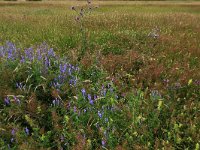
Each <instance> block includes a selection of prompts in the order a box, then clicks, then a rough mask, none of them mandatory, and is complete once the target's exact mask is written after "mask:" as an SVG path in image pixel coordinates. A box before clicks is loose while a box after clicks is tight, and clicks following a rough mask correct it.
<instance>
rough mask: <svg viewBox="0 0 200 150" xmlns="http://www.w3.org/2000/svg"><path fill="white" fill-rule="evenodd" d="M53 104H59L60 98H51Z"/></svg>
mask: <svg viewBox="0 0 200 150" xmlns="http://www.w3.org/2000/svg"><path fill="white" fill-rule="evenodd" d="M53 105H54V106H59V105H60V100H59V99H58V98H56V99H54V100H53Z"/></svg>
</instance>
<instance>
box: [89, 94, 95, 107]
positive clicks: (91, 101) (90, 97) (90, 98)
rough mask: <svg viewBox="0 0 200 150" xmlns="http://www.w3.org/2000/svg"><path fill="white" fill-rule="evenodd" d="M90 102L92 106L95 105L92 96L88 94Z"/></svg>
mask: <svg viewBox="0 0 200 150" xmlns="http://www.w3.org/2000/svg"><path fill="white" fill-rule="evenodd" d="M88 100H89V102H90V104H91V105H93V104H94V101H93V100H92V96H91V95H90V94H88Z"/></svg>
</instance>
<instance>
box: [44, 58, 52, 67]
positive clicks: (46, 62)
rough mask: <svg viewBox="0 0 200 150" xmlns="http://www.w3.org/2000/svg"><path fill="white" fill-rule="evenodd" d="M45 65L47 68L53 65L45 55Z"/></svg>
mask: <svg viewBox="0 0 200 150" xmlns="http://www.w3.org/2000/svg"><path fill="white" fill-rule="evenodd" d="M44 65H45V67H46V69H48V67H50V66H51V62H50V59H49V58H48V57H45V61H44Z"/></svg>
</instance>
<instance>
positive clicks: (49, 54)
mask: <svg viewBox="0 0 200 150" xmlns="http://www.w3.org/2000/svg"><path fill="white" fill-rule="evenodd" d="M48 56H49V57H51V56H52V57H54V56H55V53H54V50H53V48H50V49H49V51H48Z"/></svg>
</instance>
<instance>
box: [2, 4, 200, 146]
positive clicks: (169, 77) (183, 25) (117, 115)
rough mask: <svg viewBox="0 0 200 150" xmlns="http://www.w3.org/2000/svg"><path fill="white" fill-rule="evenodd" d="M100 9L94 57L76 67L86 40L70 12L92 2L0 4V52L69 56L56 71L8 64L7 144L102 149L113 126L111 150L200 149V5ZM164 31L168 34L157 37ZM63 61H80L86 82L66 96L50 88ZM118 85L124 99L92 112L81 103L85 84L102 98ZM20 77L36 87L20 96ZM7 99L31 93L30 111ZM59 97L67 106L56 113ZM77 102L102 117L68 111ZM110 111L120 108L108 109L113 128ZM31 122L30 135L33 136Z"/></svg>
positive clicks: (93, 19)
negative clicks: (46, 51) (44, 50)
mask: <svg viewBox="0 0 200 150" xmlns="http://www.w3.org/2000/svg"><path fill="white" fill-rule="evenodd" d="M93 4H94V5H98V6H99V8H98V9H94V10H93V11H92V13H91V14H89V15H87V16H85V17H84V20H83V24H84V29H85V31H86V42H87V46H86V53H85V55H84V56H82V59H81V61H77V58H78V56H79V55H80V50H81V48H83V47H82V46H83V45H82V40H83V39H82V35H81V32H80V24H79V23H77V22H76V21H75V17H76V14H75V12H74V11H73V10H71V9H70V8H71V6H77V5H79V6H81V5H85V2H84V1H76V2H73V1H57V2H56V1H42V2H0V46H2V45H6V44H5V43H6V41H11V42H13V43H14V44H16V47H17V48H21V49H22V50H24V49H26V48H27V47H33V49H34V50H37V47H39V46H40V45H41V43H43V42H45V43H46V44H48V46H50V47H52V48H54V50H55V52H56V54H57V55H59V56H60V57H59V58H58V59H57V58H56V59H55V58H52V60H51V61H52V64H54V65H55V66H53V67H52V68H50V69H49V73H48V74H46V73H45V72H43V71H41V70H40V69H41V68H40V67H41V66H42V64H41V62H37V61H36V62H29V61H28V62H27V63H25V64H22V65H18V64H20V63H19V61H20V60H18V59H19V58H18V59H17V60H16V61H13V62H12V61H7V59H4V58H2V59H0V77H1V80H0V89H2V90H0V131H1V130H2V131H3V130H7V131H9V133H6V134H3V135H1V134H0V146H2V147H3V146H4V148H5V147H7V144H11V147H14V148H16V149H31V148H32V149H39V148H50V147H51V148H53V149H56V148H60V147H61V146H63V144H64V143H63V142H62V141H60V140H59V138H58V136H60V135H65V138H66V139H68V144H67V146H64V147H65V148H66V149H84V148H85V149H103V148H102V146H101V140H102V139H104V138H105V137H104V136H103V132H104V131H105V130H106V131H107V128H108V127H109V126H110V128H113V131H112V132H111V131H109V137H108V138H107V139H106V142H107V144H106V148H108V149H115V148H116V149H162V148H164V149H195V150H199V144H200V143H199V140H200V137H199V134H198V133H199V132H200V125H199V122H200V119H199V109H200V85H199V82H200V71H199V70H200V61H199V60H200V26H199V25H200V3H199V2H188V1H187V2H186V1H178V2H175V1H172V2H169V1H165V2H131V1H128V2H123V1H95V2H94V3H93ZM156 27H158V28H159V29H160V32H159V35H160V36H159V38H157V39H154V38H152V37H148V34H149V33H150V32H151V31H152V29H154V28H156ZM0 50H1V49H0ZM20 53H22V54H23V51H20ZM63 57H67V58H68V59H67V60H68V61H69V62H70V63H71V64H73V65H79V67H80V73H79V74H77V78H78V79H79V80H78V83H77V84H78V86H77V87H76V88H74V87H73V88H71V87H70V86H69V85H68V83H67V82H66V83H63V85H62V88H61V91H57V90H55V89H54V88H53V87H51V86H50V85H49V84H50V82H51V81H52V80H53V78H54V77H55V76H56V75H58V74H59V71H58V70H59V68H58V66H59V65H58V64H59V63H61V62H65V61H66V60H65V59H64V58H63ZM38 64H39V65H38ZM40 65H41V66H40ZM14 70H15V71H14ZM30 76H31V77H30ZM41 76H42V77H44V78H41ZM28 78H30V80H28V81H27V79H28ZM111 80H112V84H113V85H112V86H113V88H114V94H116V95H117V96H118V98H116V97H115V95H112V94H110V93H108V94H107V95H106V97H105V98H102V99H100V100H98V101H97V102H96V103H95V104H94V105H93V106H91V105H90V104H89V103H84V102H83V101H82V100H83V97H82V96H81V89H82V88H85V89H86V90H87V92H88V93H90V94H92V95H94V94H99V93H100V92H102V91H101V90H102V85H104V86H108V85H107V84H108V83H110V81H111ZM17 81H23V83H26V84H27V86H31V88H30V91H29V92H25V91H19V89H17V88H16V87H15V84H16V82H17ZM36 87H37V88H38V91H37V90H34V89H35V88H36ZM42 88H46V91H45V90H43V89H42ZM26 90H27V89H26ZM62 92H63V93H62ZM157 92H158V93H157ZM7 95H23V96H24V98H23V99H22V107H18V106H15V105H13V104H12V105H11V106H9V107H7V106H6V105H5V104H4V98H5V97H6V96H7ZM58 95H59V96H60V97H61V98H62V100H63V107H60V106H59V107H52V105H51V101H52V99H53V98H57V97H59V96H58ZM76 96H77V97H78V98H76ZM69 102H70V103H72V105H73V106H76V107H77V111H80V112H83V111H84V110H83V108H85V107H86V108H90V109H92V110H94V112H88V113H86V114H85V115H82V114H81V115H80V116H79V115H78V114H77V113H76V112H74V111H73V109H74V108H73V107H71V108H70V109H69V110H66V107H67V106H68V105H69ZM31 106H32V107H31ZM111 106H113V107H115V108H116V110H117V111H114V112H111V111H110V110H106V111H105V116H106V117H108V118H109V123H107V124H106V123H105V124H104V122H101V121H100V120H99V118H98V115H97V114H98V113H97V112H98V110H101V109H102V107H111ZM41 116H42V117H41ZM1 122H2V123H1ZM46 122H48V123H47V124H46ZM97 122H100V125H101V128H97V127H96V123H97ZM26 126H28V127H29V129H30V132H31V135H29V136H28V137H27V135H25V133H24V128H25V127H26ZM13 128H16V129H17V130H18V131H19V132H18V133H17V135H16V137H15V138H16V139H17V140H18V143H17V142H16V143H11V142H10V138H11V137H12V135H10V131H11V129H13ZM83 135H84V136H86V137H84V136H83ZM26 138H27V141H26ZM26 142H27V143H26ZM65 142H66V141H65ZM81 145H85V147H81ZM0 149H1V147H0Z"/></svg>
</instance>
